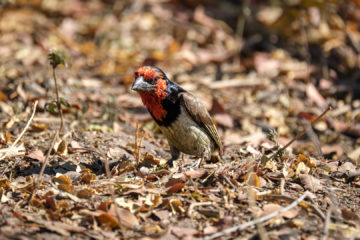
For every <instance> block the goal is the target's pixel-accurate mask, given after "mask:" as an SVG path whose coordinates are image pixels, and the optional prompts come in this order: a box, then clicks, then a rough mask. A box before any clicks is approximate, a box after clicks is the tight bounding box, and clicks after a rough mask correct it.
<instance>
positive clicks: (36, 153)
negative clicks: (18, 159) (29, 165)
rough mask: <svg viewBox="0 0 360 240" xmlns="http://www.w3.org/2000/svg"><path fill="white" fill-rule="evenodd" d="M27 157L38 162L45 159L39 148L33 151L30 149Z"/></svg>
mask: <svg viewBox="0 0 360 240" xmlns="http://www.w3.org/2000/svg"><path fill="white" fill-rule="evenodd" d="M27 157H29V158H31V159H35V160H38V161H40V162H43V161H45V156H44V153H43V152H42V151H40V150H35V151H32V152H30V153H29V154H28V155H27Z"/></svg>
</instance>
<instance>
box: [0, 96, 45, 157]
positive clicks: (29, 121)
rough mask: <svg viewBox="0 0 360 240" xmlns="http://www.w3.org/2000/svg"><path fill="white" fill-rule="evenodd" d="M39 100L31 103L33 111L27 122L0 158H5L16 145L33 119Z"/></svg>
mask: <svg viewBox="0 0 360 240" xmlns="http://www.w3.org/2000/svg"><path fill="white" fill-rule="evenodd" d="M38 103H39V101H38V100H36V101H35V103H34V105H33V112H32V114H31V116H30V118H29V120H28V122H27V123H26V125H25V127H24V129H23V130H22V132H21V133H20V135H19V136H18V137H17V138H16V140H15V142H14V143H13V144H12V145H11V146H10V147H9V148H8V151H6V153H5V155H4V156H3V157H1V158H0V160H2V159H4V158H6V157H7V156H8V155H9V153H10V152H11V150H12V149H13V148H14V147H15V146H16V144H17V143H18V142H19V141H20V139H21V138H22V136H23V135H24V134H25V132H26V130H27V129H28V128H29V126H30V124H31V121H32V120H33V118H34V116H35V113H36V107H37V105H38Z"/></svg>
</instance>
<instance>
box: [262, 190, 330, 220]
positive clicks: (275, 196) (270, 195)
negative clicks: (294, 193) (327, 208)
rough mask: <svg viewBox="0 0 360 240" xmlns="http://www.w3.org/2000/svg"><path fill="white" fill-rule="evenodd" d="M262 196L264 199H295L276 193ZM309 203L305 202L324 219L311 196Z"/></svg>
mask: <svg viewBox="0 0 360 240" xmlns="http://www.w3.org/2000/svg"><path fill="white" fill-rule="evenodd" d="M263 198H265V199H273V198H275V199H280V200H285V201H295V199H294V198H292V197H289V196H286V195H278V194H267V195H264V196H263ZM309 199H310V201H311V203H309V202H307V203H306V204H307V205H308V206H309V207H310V208H312V209H313V210H314V211H315V212H316V213H317V215H318V216H319V217H321V219H322V220H325V218H326V216H325V214H324V213H323V212H322V211H321V210H320V208H319V207H318V206H316V203H315V202H314V201H313V200H312V198H309Z"/></svg>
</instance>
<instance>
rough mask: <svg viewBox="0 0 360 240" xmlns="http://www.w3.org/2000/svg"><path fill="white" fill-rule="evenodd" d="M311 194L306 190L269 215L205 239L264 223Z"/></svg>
mask: <svg viewBox="0 0 360 240" xmlns="http://www.w3.org/2000/svg"><path fill="white" fill-rule="evenodd" d="M309 196H311V193H310V192H309V191H306V192H305V193H304V194H303V195H301V196H300V197H299V198H298V199H296V200H295V201H293V202H292V203H291V204H289V205H288V206H286V207H284V208H282V209H280V210H278V211H275V212H272V213H270V214H268V215H265V216H263V217H260V218H257V219H254V220H252V221H250V222H246V223H243V224H241V225H238V226H234V227H230V228H227V229H225V230H223V231H221V232H218V233H215V234H213V235H210V236H208V237H205V238H203V239H204V240H210V239H215V238H218V237H222V236H224V235H227V234H231V233H233V232H235V231H241V230H244V229H246V228H248V227H251V226H254V225H256V224H258V223H262V222H265V221H267V220H270V219H271V218H273V217H276V216H278V215H280V214H282V213H284V212H286V211H289V210H290V209H292V208H294V207H296V206H297V205H298V204H299V203H301V202H302V201H303V200H304V199H305V198H306V197H309Z"/></svg>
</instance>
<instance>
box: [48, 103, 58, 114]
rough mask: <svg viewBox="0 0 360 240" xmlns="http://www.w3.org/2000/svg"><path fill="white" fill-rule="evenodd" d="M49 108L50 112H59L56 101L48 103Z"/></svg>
mask: <svg viewBox="0 0 360 240" xmlns="http://www.w3.org/2000/svg"><path fill="white" fill-rule="evenodd" d="M47 108H48V110H49V112H50V113H58V112H59V111H58V108H57V104H56V102H51V103H48V104H47Z"/></svg>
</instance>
